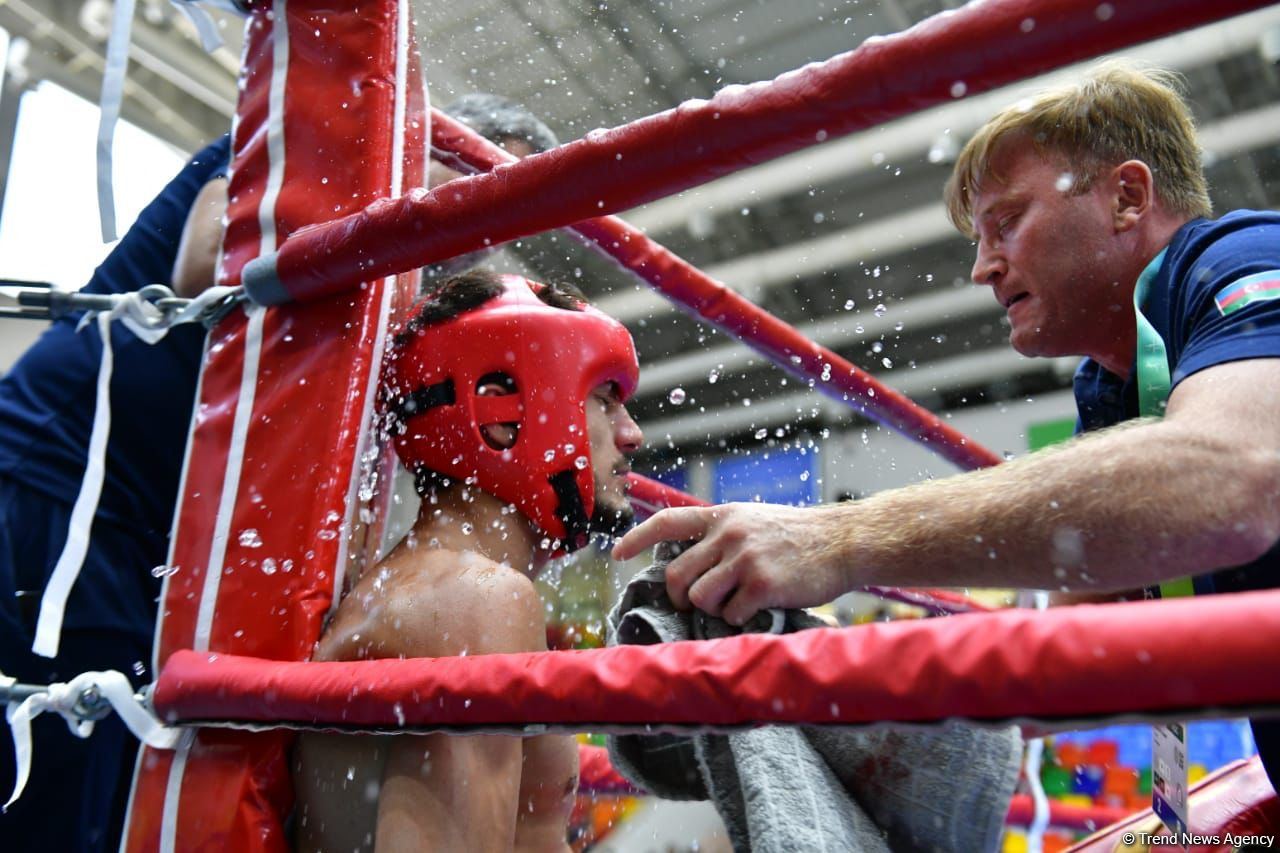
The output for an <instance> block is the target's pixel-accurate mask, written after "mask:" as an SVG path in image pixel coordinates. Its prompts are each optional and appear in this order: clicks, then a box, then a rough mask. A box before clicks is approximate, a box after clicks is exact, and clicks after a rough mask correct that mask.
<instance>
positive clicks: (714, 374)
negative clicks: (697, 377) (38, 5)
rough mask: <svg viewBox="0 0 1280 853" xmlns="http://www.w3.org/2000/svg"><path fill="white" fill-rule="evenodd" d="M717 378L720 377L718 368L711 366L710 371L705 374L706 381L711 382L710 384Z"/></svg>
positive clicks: (713, 383)
mask: <svg viewBox="0 0 1280 853" xmlns="http://www.w3.org/2000/svg"><path fill="white" fill-rule="evenodd" d="M719 378H720V370H719V369H718V368H714V367H713V368H712V369H711V372H710V373H708V374H707V382H709V383H711V384H712V385H715V384H716V380H718V379H719Z"/></svg>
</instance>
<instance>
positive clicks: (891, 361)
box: [880, 355, 893, 368]
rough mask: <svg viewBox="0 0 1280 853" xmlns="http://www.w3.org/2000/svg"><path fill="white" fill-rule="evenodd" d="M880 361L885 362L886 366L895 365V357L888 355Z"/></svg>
mask: <svg viewBox="0 0 1280 853" xmlns="http://www.w3.org/2000/svg"><path fill="white" fill-rule="evenodd" d="M880 363H881V364H883V365H884V366H885V367H886V368H890V367H893V359H891V358H889V356H887V355H886V356H885V357H884V358H882V359H880Z"/></svg>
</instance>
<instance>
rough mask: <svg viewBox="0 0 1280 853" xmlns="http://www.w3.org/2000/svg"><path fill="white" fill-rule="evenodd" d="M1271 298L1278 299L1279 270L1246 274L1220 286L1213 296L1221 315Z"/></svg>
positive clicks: (1279, 286)
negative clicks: (1222, 286)
mask: <svg viewBox="0 0 1280 853" xmlns="http://www.w3.org/2000/svg"><path fill="white" fill-rule="evenodd" d="M1271 299H1280V270H1267V271H1266V272H1260V273H1255V274H1253V275H1247V276H1245V277H1244V278H1242V279H1238V280H1236V281H1235V282H1234V283H1233V284H1229V285H1227V286H1226V287H1224V288H1222V290H1220V291H1218V295H1217V296H1215V297H1213V301H1214V304H1216V305H1217V306H1218V313H1219V314H1221V315H1222V316H1223V317H1225V316H1227V315H1228V314H1230V313H1232V312H1233V311H1239V310H1240V309H1241V308H1243V307H1244V306H1246V305H1249V304H1251V303H1254V302H1267V301H1269V300H1271Z"/></svg>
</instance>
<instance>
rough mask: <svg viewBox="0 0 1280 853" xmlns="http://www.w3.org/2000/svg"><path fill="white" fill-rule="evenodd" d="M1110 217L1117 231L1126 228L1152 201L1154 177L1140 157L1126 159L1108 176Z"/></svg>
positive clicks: (1136, 221)
mask: <svg viewBox="0 0 1280 853" xmlns="http://www.w3.org/2000/svg"><path fill="white" fill-rule="evenodd" d="M1107 179H1108V181H1109V184H1110V186H1109V191H1110V193H1111V197H1112V219H1113V224H1114V225H1115V229H1116V231H1117V233H1119V232H1124V231H1130V230H1132V229H1133V228H1135V227H1136V226H1137V225H1138V223H1139V222H1141V221H1142V220H1143V219H1144V218H1145V217H1146V216H1147V214H1149V213H1150V212H1151V210H1152V207H1153V206H1154V204H1155V177H1154V176H1153V175H1152V174H1151V169H1150V168H1149V167H1148V166H1147V164H1146V163H1143V162H1142V161H1141V160H1126V161H1124V162H1123V163H1121V164H1120V165H1119V166H1116V167H1115V168H1114V169H1112V170H1111V173H1110V174H1109V175H1108V178H1107Z"/></svg>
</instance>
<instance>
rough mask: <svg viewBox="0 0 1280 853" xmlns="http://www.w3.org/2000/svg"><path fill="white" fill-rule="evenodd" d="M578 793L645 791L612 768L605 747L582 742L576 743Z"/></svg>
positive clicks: (642, 793)
mask: <svg viewBox="0 0 1280 853" xmlns="http://www.w3.org/2000/svg"><path fill="white" fill-rule="evenodd" d="M578 793H579V794H636V795H644V794H645V793H646V792H645V791H643V790H641V789H640V788H637V787H636V786H635V785H632V784H631V782H630V781H628V780H627V778H626V777H625V776H623V775H622V774H621V773H619V772H618V771H617V769H616V768H614V766H613V762H611V761H610V760H609V751H608V750H607V749H605V748H604V747H602V746H592V745H590V744H585V743H583V744H579V745H578Z"/></svg>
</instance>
